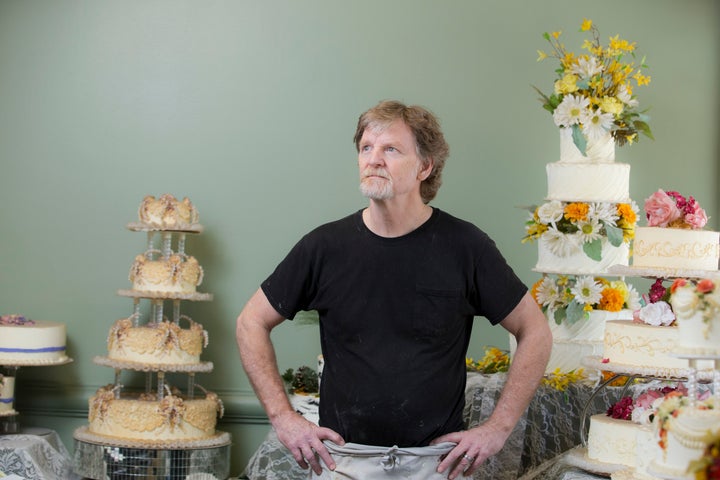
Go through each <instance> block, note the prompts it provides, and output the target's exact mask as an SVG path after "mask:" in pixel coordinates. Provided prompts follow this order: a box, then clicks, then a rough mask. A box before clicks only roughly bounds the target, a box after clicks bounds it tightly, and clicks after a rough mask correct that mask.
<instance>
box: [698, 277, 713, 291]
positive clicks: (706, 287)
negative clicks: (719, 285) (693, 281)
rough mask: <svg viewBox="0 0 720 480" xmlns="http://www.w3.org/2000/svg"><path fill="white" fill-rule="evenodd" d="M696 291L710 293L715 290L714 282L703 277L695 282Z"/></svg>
mask: <svg viewBox="0 0 720 480" xmlns="http://www.w3.org/2000/svg"><path fill="white" fill-rule="evenodd" d="M696 288H697V291H698V293H711V292H712V291H713V290H715V284H714V283H713V281H712V280H710V279H709V278H703V279H702V280H700V281H699V282H698V283H697V287H696Z"/></svg>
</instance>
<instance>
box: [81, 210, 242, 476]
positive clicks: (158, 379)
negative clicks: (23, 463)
mask: <svg viewBox="0 0 720 480" xmlns="http://www.w3.org/2000/svg"><path fill="white" fill-rule="evenodd" d="M127 227H128V228H129V229H130V230H132V231H138V232H139V231H144V232H147V237H148V248H147V250H146V255H148V257H150V256H152V255H162V256H163V257H167V256H169V255H171V254H172V241H173V237H174V236H177V253H178V254H181V255H184V254H185V236H186V234H188V233H200V232H201V231H202V227H201V226H200V225H193V226H192V227H190V228H188V229H184V230H160V229H153V228H148V227H147V226H145V225H143V224H138V223H130V224H128V226H127ZM158 234H160V235H161V237H162V248H161V250H156V249H154V242H155V236H156V235H158ZM117 293H118V295H120V296H123V297H129V298H132V299H133V304H134V312H133V315H132V316H131V318H133V321H134V322H135V326H137V323H138V319H139V318H140V316H141V315H140V303H141V300H149V301H150V308H151V316H152V317H153V319H154V321H155V322H161V321H162V320H163V318H164V317H165V316H166V315H165V312H164V307H165V302H166V301H168V302H171V303H172V321H173V322H175V323H176V324H179V322H180V320H181V319H182V318H183V316H182V315H181V314H180V304H181V302H182V301H210V300H212V295H211V294H208V293H192V294H181V293H178V294H165V293H157V292H150V291H138V290H118V292H117ZM93 362H94V363H95V364H96V365H101V366H104V367H110V368H113V369H114V370H115V381H114V385H115V387H117V388H116V389H115V395H116V397H119V395H120V391H121V389H122V383H121V381H120V379H121V378H120V377H121V373H122V371H123V370H134V371H140V372H145V393H148V394H150V393H153V392H154V393H155V394H156V395H157V398H158V400H162V398H163V397H164V396H165V391H166V389H167V386H166V374H167V373H177V372H179V373H184V374H187V392H186V397H187V398H189V399H192V398H194V395H195V390H196V389H201V390H204V389H203V388H202V387H201V386H199V385H196V383H195V374H196V373H206V372H211V371H212V369H213V364H212V362H200V363H198V364H194V365H185V364H151V363H134V362H121V361H116V360H113V359H110V358H108V357H95V358H94V359H93ZM74 437H75V469H76V471H77V473H79V474H80V475H82V476H83V477H86V478H91V479H95V480H105V479H108V480H130V479H136V478H137V479H148V478H149V479H158V480H160V479H162V480H193V479H197V480H215V479H218V480H222V479H226V478H228V476H229V474H230V473H229V472H230V443H231V439H230V435H229V434H228V433H225V432H220V431H216V434H215V435H214V436H213V437H210V438H207V439H202V440H194V441H177V442H172V443H169V442H164V443H160V442H143V441H131V440H124V439H116V438H110V437H106V436H101V435H94V434H93V433H91V432H89V431H88V429H87V427H85V426H83V427H80V428H78V429H77V430H75V433H74Z"/></svg>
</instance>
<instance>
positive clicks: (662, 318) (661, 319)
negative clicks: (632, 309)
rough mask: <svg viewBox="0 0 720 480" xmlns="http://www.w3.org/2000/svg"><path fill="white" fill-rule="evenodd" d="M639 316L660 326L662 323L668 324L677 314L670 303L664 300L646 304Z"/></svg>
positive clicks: (644, 320)
mask: <svg viewBox="0 0 720 480" xmlns="http://www.w3.org/2000/svg"><path fill="white" fill-rule="evenodd" d="M638 316H639V317H640V320H642V321H643V322H645V323H647V324H648V325H653V326H655V327H659V326H660V325H663V326H668V325H670V324H671V323H672V322H673V321H674V320H675V314H674V313H673V311H672V309H671V308H670V305H668V304H667V303H665V302H663V301H662V300H661V301H659V302H655V303H651V304H649V305H646V306H644V307H643V308H641V309H640V313H639V315H638Z"/></svg>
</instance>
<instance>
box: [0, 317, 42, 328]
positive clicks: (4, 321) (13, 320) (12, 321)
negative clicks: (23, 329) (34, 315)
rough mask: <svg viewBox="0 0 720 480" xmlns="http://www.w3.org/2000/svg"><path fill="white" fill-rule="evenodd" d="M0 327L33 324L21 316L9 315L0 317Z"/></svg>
mask: <svg viewBox="0 0 720 480" xmlns="http://www.w3.org/2000/svg"><path fill="white" fill-rule="evenodd" d="M0 325H18V326H20V325H35V322H34V321H33V320H30V319H29V318H25V317H24V316H23V315H16V314H11V315H0Z"/></svg>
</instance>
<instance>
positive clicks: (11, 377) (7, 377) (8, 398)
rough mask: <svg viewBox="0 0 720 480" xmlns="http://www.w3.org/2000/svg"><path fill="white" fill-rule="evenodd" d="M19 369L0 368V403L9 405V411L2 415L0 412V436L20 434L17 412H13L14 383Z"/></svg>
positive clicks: (11, 367) (10, 367)
mask: <svg viewBox="0 0 720 480" xmlns="http://www.w3.org/2000/svg"><path fill="white" fill-rule="evenodd" d="M18 369H19V367H17V366H9V367H2V366H0V392H1V393H2V395H1V396H0V402H3V405H7V404H9V406H10V409H9V410H7V411H6V412H5V413H4V414H3V412H2V411H0V435H5V434H10V433H18V432H20V422H18V412H16V411H15V410H13V403H14V402H15V382H16V379H17V372H18Z"/></svg>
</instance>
